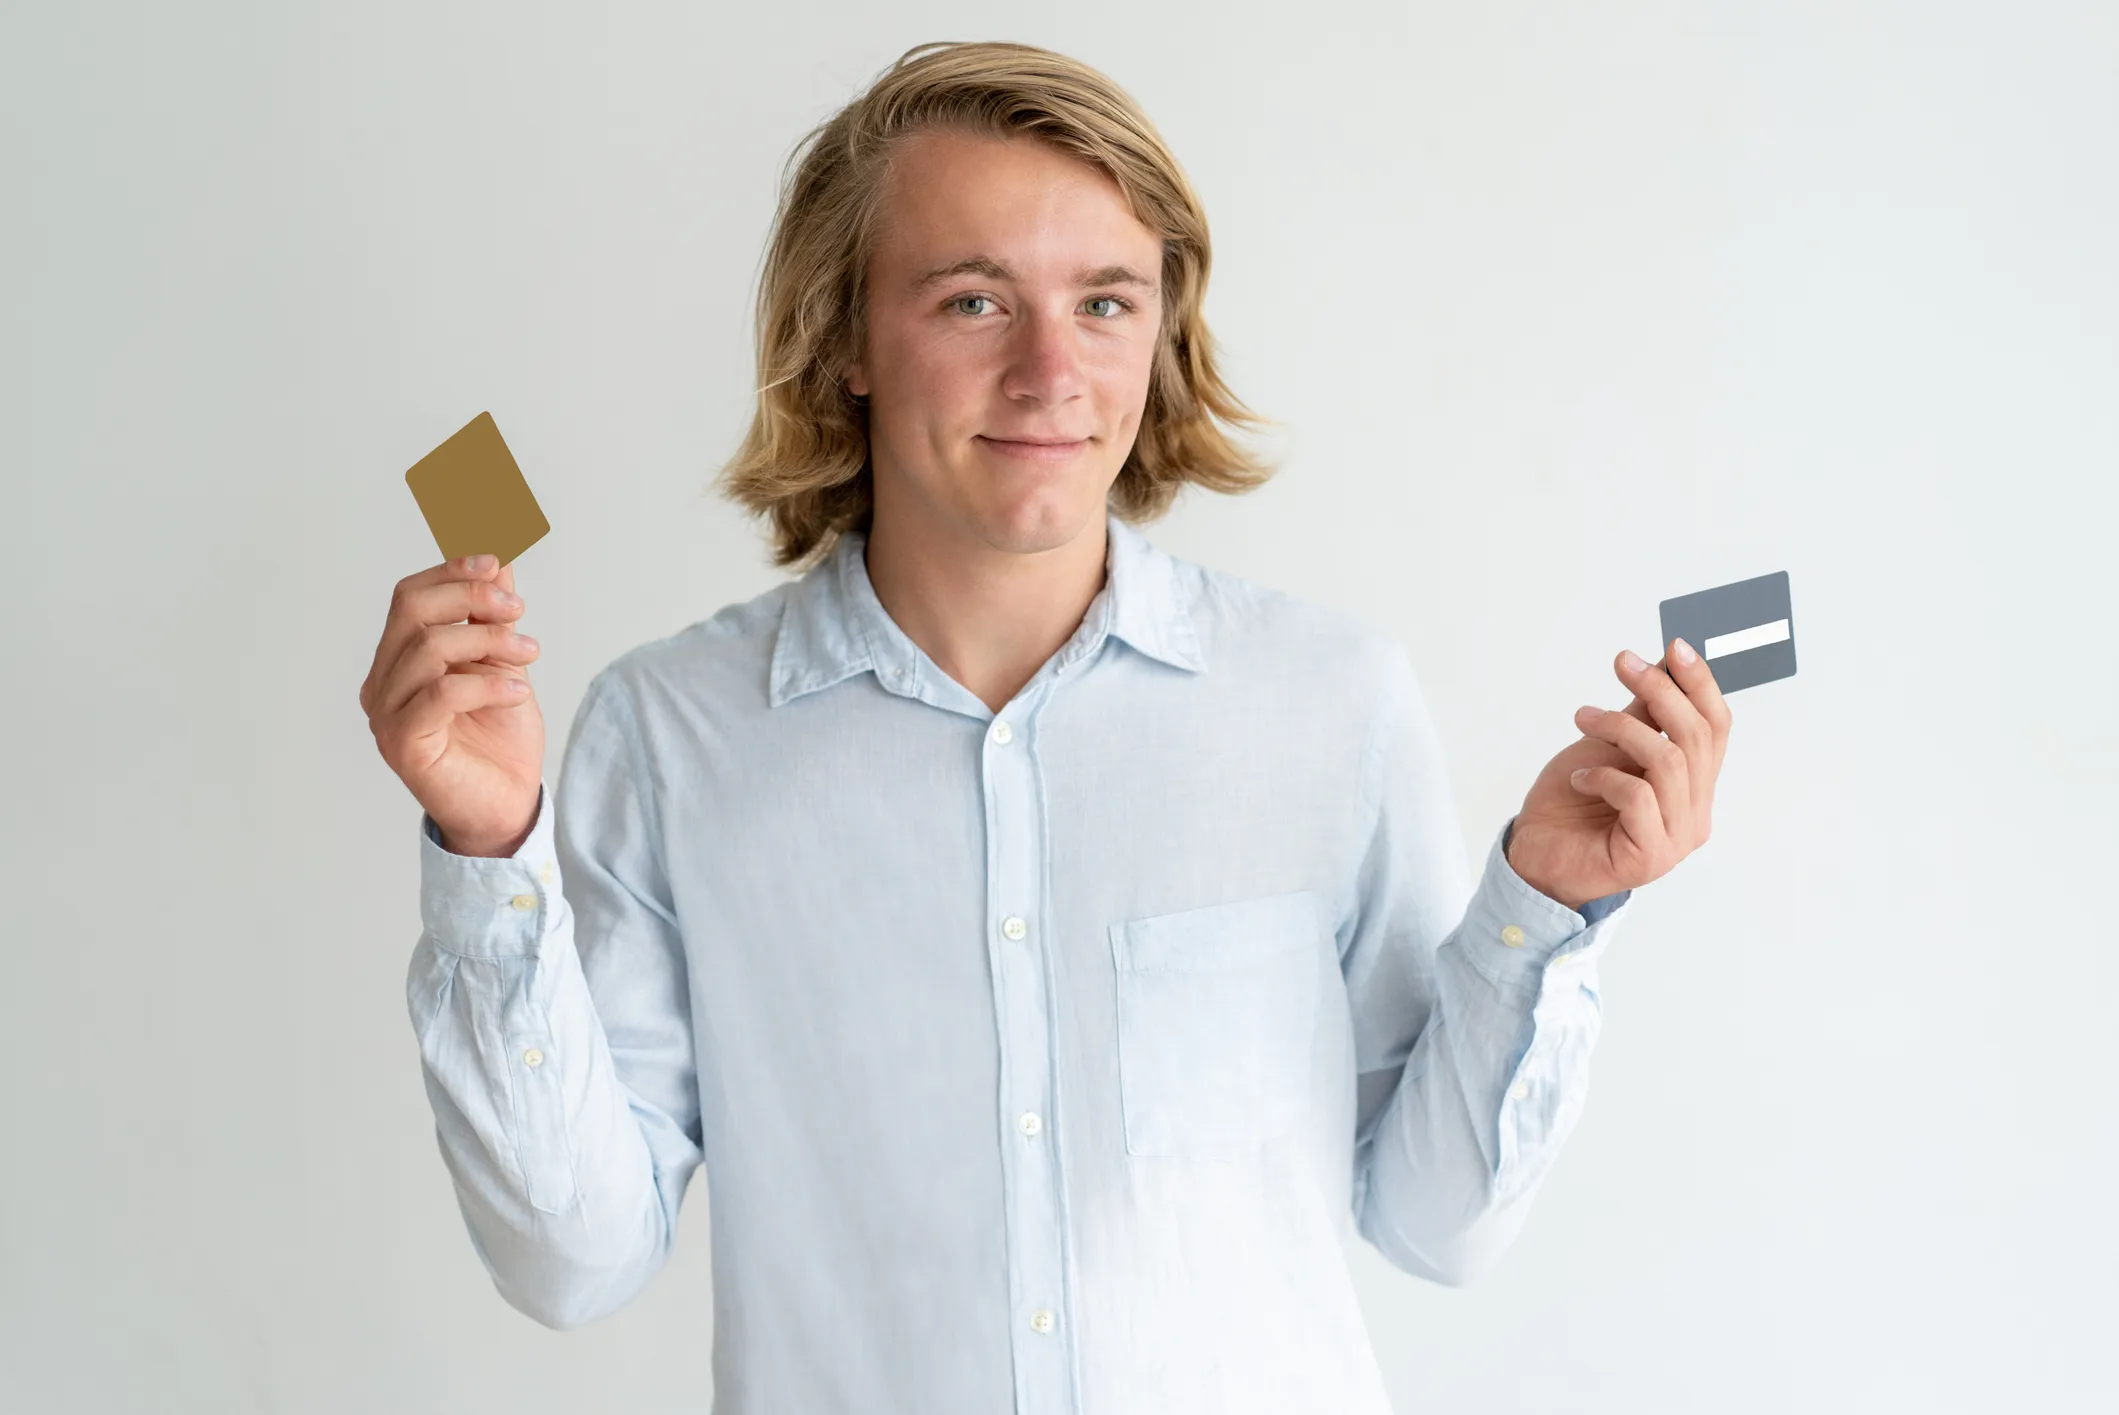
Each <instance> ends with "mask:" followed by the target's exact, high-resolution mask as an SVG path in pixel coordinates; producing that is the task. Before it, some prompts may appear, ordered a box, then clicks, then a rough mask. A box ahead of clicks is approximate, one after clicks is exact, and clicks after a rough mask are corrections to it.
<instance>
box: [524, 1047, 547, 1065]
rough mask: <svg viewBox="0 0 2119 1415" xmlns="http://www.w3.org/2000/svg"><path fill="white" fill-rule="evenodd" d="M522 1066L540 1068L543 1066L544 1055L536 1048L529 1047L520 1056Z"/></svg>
mask: <svg viewBox="0 0 2119 1415" xmlns="http://www.w3.org/2000/svg"><path fill="white" fill-rule="evenodd" d="M522 1064H523V1065H525V1066H542V1065H544V1053H543V1052H541V1051H539V1050H538V1049H537V1048H536V1047H531V1048H530V1049H529V1050H528V1051H526V1052H524V1053H523V1054H522Z"/></svg>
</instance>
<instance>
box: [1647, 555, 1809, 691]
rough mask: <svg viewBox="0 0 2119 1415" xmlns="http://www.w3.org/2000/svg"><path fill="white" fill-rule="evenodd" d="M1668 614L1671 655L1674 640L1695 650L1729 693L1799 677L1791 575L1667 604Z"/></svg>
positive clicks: (1666, 637)
mask: <svg viewBox="0 0 2119 1415" xmlns="http://www.w3.org/2000/svg"><path fill="white" fill-rule="evenodd" d="M1662 610H1663V643H1662V648H1663V651H1664V652H1665V653H1668V652H1669V650H1670V641H1671V640H1672V639H1683V640H1684V641H1685V642H1686V643H1688V644H1690V645H1692V647H1693V648H1694V649H1696V650H1698V652H1699V655H1700V657H1702V658H1704V659H1706V660H1707V666H1708V667H1709V668H1711V669H1713V670H1714V684H1715V686H1716V687H1718V688H1720V689H1721V690H1722V691H1723V692H1724V693H1733V692H1735V691H1736V690H1737V689H1739V688H1755V687H1757V686H1758V685H1759V684H1761V683H1771V682H1772V681H1773V680H1774V679H1776V678H1787V677H1789V676H1791V675H1792V674H1793V673H1794V672H1795V610H1794V607H1793V605H1792V604H1791V603H1790V601H1789V598H1788V572H1787V571H1786V570H1776V571H1775V572H1774V573H1773V574H1771V575H1760V576H1759V577H1758V578H1757V579H1755V580H1738V581H1737V582H1736V583H1735V584H1733V585H1719V586H1717V587H1715V588H1714V589H1711V590H1701V591H1700V592H1699V593H1697V594H1688V595H1679V596H1678V597H1677V598H1676V599H1666V600H1664V601H1663V604H1662Z"/></svg>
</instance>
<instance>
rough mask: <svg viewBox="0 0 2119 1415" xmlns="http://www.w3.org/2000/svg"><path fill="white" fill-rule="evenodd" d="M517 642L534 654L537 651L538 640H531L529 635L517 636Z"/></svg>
mask: <svg viewBox="0 0 2119 1415" xmlns="http://www.w3.org/2000/svg"><path fill="white" fill-rule="evenodd" d="M515 642H516V643H518V644H521V645H522V646H523V647H524V648H526V649H529V650H530V651H531V652H533V653H534V652H536V650H537V640H535V639H533V638H531V637H530V636H529V635H528V634H517V635H516V636H515Z"/></svg>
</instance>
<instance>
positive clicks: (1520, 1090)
mask: <svg viewBox="0 0 2119 1415" xmlns="http://www.w3.org/2000/svg"><path fill="white" fill-rule="evenodd" d="M1509 1094H1510V1095H1512V1096H1514V1097H1515V1098H1516V1099H1517V1100H1519V1101H1520V1100H1522V1099H1523V1098H1524V1097H1525V1096H1527V1095H1529V1094H1530V1082H1528V1081H1518V1082H1516V1084H1515V1087H1514V1089H1512V1090H1510V1091H1509Z"/></svg>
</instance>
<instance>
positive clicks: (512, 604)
mask: <svg viewBox="0 0 2119 1415" xmlns="http://www.w3.org/2000/svg"><path fill="white" fill-rule="evenodd" d="M500 603H501V606H502V607H503V608H506V609H520V608H521V607H522V596H521V595H519V594H509V593H508V592H507V591H506V590H502V591H501V592H500Z"/></svg>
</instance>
